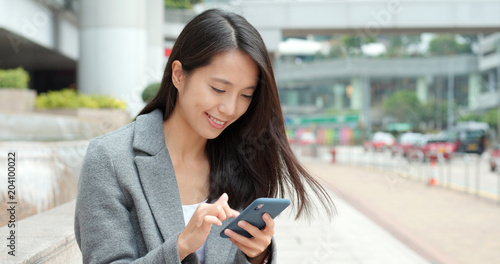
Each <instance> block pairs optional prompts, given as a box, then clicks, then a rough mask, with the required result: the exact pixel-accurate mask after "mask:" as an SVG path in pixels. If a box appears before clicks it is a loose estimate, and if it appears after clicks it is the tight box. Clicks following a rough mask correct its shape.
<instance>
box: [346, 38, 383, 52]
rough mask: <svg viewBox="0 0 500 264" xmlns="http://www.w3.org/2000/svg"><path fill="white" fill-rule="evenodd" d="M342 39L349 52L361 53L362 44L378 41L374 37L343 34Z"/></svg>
mask: <svg viewBox="0 0 500 264" xmlns="http://www.w3.org/2000/svg"><path fill="white" fill-rule="evenodd" d="M341 40H342V45H343V46H344V47H345V48H346V50H347V52H348V53H349V54H361V46H363V45H364V44H368V43H373V42H376V41H377V40H376V39H375V38H374V37H370V36H369V37H360V36H354V35H343V36H342V38H341Z"/></svg>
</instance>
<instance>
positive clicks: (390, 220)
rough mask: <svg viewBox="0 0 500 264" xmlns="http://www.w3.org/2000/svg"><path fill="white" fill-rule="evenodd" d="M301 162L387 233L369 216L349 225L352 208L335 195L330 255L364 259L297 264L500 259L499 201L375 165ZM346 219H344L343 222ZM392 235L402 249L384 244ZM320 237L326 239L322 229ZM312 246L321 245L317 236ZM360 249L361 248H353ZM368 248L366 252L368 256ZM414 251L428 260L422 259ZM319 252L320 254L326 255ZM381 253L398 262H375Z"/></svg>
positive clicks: (442, 262) (446, 262)
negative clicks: (353, 256) (385, 170)
mask: <svg viewBox="0 0 500 264" xmlns="http://www.w3.org/2000/svg"><path fill="white" fill-rule="evenodd" d="M305 165H306V167H307V168H308V169H309V170H310V171H311V172H312V173H313V174H314V175H316V176H318V177H319V178H320V179H321V180H322V181H323V183H324V186H325V187H327V188H328V189H330V190H333V191H334V192H335V194H336V195H337V196H340V198H342V199H343V200H345V201H347V202H348V203H349V204H350V205H351V206H353V207H355V208H356V209H357V210H358V211H360V212H362V213H363V214H364V215H366V216H368V218H370V219H371V220H372V221H374V222H376V223H377V224H378V225H379V226H381V227H383V228H384V230H387V231H388V232H389V233H390V234H391V235H389V234H387V233H385V234H384V233H383V232H382V231H380V233H379V231H375V230H376V227H368V226H369V225H373V222H371V221H368V220H367V221H364V220H363V221H360V222H358V223H356V224H355V223H353V220H352V219H351V217H352V216H355V215H356V212H355V211H354V210H353V209H352V208H351V207H350V206H349V205H346V204H344V202H343V200H342V199H340V198H339V197H337V196H334V197H333V198H334V200H335V202H336V205H337V210H338V212H339V216H337V217H336V220H334V221H333V222H332V223H331V224H330V225H329V226H327V227H328V228H331V229H330V231H331V233H327V234H326V235H327V236H326V237H329V236H331V237H332V239H333V244H335V245H336V248H335V249H336V250H335V251H332V252H331V253H332V254H331V255H334V254H351V253H352V254H357V255H358V257H359V256H367V257H366V258H364V259H363V258H361V259H358V260H357V261H354V260H353V259H351V260H349V261H336V260H335V258H332V259H331V261H330V259H328V260H327V258H326V257H325V258H324V261H316V262H314V261H313V262H297V263H439V264H451V263H453V264H467V263H482V264H487V263H500V250H499V249H500V205H498V204H497V203H495V202H493V201H490V200H487V199H481V198H476V197H474V196H473V195H469V194H464V193H459V192H456V191H452V190H448V189H444V188H440V187H428V186H426V185H425V184H424V183H423V182H418V181H413V180H410V179H406V178H403V177H400V176H397V175H395V174H392V173H386V172H383V171H381V170H377V169H365V168H357V167H354V166H346V165H338V164H334V165H332V164H329V163H324V162H313V161H309V162H306V163H305ZM356 217H357V218H358V219H361V218H359V216H356ZM356 217H354V218H356ZM346 220H347V221H349V222H347V223H346V222H345V221H346ZM339 222H340V224H339ZM315 224H316V221H315ZM318 225H320V224H318ZM349 225H350V226H351V227H352V228H350V227H349ZM325 226H326V225H325ZM374 226H376V225H374ZM322 228H323V229H322ZM324 228H325V227H324V226H323V227H319V226H315V227H313V228H312V229H313V230H315V231H316V232H317V231H318V230H319V232H321V230H323V231H325V230H326V229H324ZM364 229H369V231H370V232H371V233H370V234H366V233H365V231H364ZM278 231H281V230H278V229H277V237H278V235H281V234H280V233H279V232H278ZM295 232H297V231H296V230H295ZM304 232H305V231H304ZM312 233H313V231H311V235H313V234H312ZM377 233H378V234H377ZM374 234H377V236H378V237H379V238H380V240H379V239H376V238H375V237H374V238H375V239H376V240H375V243H374V244H371V243H365V241H364V240H365V239H366V237H367V236H368V237H369V236H374ZM381 234H383V235H381ZM392 236H393V237H395V238H397V239H398V240H396V241H402V242H403V243H404V244H405V245H406V246H407V247H406V246H402V245H397V246H396V242H389V241H391V239H393V237H392ZM322 237H325V233H323V236H322ZM345 238H347V239H350V241H347V240H345ZM278 239H279V237H278ZM279 241H280V242H281V240H279ZM352 241H357V242H359V244H364V246H362V245H359V246H361V247H359V248H357V247H355V246H353V245H352V244H350V243H349V242H352ZM345 242H347V243H345ZM278 244H279V243H278ZM317 244H318V245H319V246H321V240H318V241H317ZM387 245H390V246H392V249H387V248H386V247H387ZM278 246H279V245H278ZM363 247H368V248H363ZM361 249H364V250H365V252H352V251H353V250H361ZM396 249H398V251H397V252H396ZM401 249H402V250H401ZM382 250H386V252H384V251H382ZM387 250H389V252H387ZM316 251H318V249H317V247H316ZM345 251H351V252H348V253H346V252H345ZM367 251H371V253H373V254H372V256H370V255H369V252H367ZM278 252H280V251H278ZM403 252H404V253H403ZM413 252H416V253H417V254H419V255H420V256H422V257H423V258H425V259H426V260H427V261H424V262H422V260H419V259H418V257H415V254H414V253H413ZM328 253H330V252H328ZM318 254H323V255H322V256H324V254H325V253H322V252H319V253H318ZM367 254H368V255H367ZM386 254H387V255H388V254H392V255H393V257H394V258H399V261H396V262H394V261H393V262H388V261H385V260H377V258H378V259H380V258H382V257H383V256H379V255H386ZM395 254H399V255H395ZM386 257H388V256H386ZM283 263H291V262H283Z"/></svg>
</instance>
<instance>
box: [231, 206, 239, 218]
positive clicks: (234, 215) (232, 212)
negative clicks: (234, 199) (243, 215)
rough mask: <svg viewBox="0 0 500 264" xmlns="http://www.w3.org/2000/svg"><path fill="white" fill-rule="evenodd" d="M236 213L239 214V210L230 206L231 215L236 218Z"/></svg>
mask: <svg viewBox="0 0 500 264" xmlns="http://www.w3.org/2000/svg"><path fill="white" fill-rule="evenodd" d="M238 215H240V212H238V211H236V210H234V209H232V208H231V217H234V218H236V217H238Z"/></svg>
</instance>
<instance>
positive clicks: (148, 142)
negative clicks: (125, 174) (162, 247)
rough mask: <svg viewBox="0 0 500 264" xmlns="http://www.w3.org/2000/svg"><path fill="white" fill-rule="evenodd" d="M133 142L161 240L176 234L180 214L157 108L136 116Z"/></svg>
mask: <svg viewBox="0 0 500 264" xmlns="http://www.w3.org/2000/svg"><path fill="white" fill-rule="evenodd" d="M133 144H134V149H135V150H136V151H138V154H139V155H137V156H136V157H135V158H134V161H135V164H136V166H137V169H138V174H139V178H140V181H141V184H142V187H143V191H144V194H145V196H146V199H147V200H148V204H149V206H150V208H151V212H152V213H153V216H154V219H155V221H156V223H157V225H158V228H159V230H160V233H161V235H162V237H163V240H166V239H167V238H168V237H172V236H176V235H178V234H179V233H180V232H181V231H182V230H183V229H184V226H185V225H184V217H183V214H182V204H181V200H180V195H179V189H178V185H177V180H176V178H175V172H174V168H173V165H172V161H171V159H170V155H169V154H168V150H167V148H166V146H165V137H164V133H163V113H162V112H161V111H160V110H159V109H157V110H155V111H153V112H151V113H149V114H145V115H140V116H138V117H137V119H136V124H135V132H134V143H133ZM140 152H143V153H142V154H141V153H140ZM144 153H145V154H146V155H144Z"/></svg>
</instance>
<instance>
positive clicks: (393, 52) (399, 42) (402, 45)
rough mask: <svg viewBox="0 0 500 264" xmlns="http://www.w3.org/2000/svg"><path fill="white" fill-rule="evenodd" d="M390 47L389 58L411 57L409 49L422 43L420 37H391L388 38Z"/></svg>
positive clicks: (388, 50)
mask: <svg viewBox="0 0 500 264" xmlns="http://www.w3.org/2000/svg"><path fill="white" fill-rule="evenodd" d="M388 42H389V47H388V49H387V55H388V56H389V57H402V56H407V55H409V53H408V48H409V47H410V46H411V45H417V44H419V43H420V42H421V38H420V35H391V36H389V38H388Z"/></svg>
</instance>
